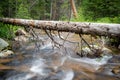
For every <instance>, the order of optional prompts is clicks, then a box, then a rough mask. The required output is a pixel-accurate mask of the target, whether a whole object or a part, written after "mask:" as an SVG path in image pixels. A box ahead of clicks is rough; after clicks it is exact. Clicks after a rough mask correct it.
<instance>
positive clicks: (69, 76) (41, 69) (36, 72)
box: [3, 41, 120, 80]
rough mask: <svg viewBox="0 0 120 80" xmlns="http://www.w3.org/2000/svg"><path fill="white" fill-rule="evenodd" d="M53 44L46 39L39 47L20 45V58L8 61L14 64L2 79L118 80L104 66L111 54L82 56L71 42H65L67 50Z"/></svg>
mask: <svg viewBox="0 0 120 80" xmlns="http://www.w3.org/2000/svg"><path fill="white" fill-rule="evenodd" d="M52 45H53V44H52V43H51V41H48V42H47V43H46V44H45V45H44V46H40V50H36V49H34V47H31V46H33V44H30V43H29V46H28V45H27V46H26V47H25V46H24V48H21V55H18V56H20V59H19V57H17V58H18V59H14V60H13V59H11V60H10V61H11V62H10V63H9V64H7V65H9V66H14V67H12V68H9V69H12V70H10V71H8V72H7V73H6V75H5V76H4V78H5V80H102V79H103V80H120V79H119V78H118V77H116V76H115V75H114V74H109V72H111V71H110V70H107V68H108V66H104V65H105V64H107V61H108V60H109V59H111V58H112V56H111V55H105V56H103V57H101V58H94V59H90V58H87V57H83V58H81V57H79V56H78V55H76V54H75V52H74V51H73V50H72V49H70V47H73V46H72V45H71V44H68V43H67V44H65V45H66V46H69V47H68V48H66V49H64V48H60V49H58V48H54V49H53V48H52ZM29 47H30V48H29ZM19 54H20V53H19ZM3 62H4V61H3ZM6 62H7V60H6ZM103 66H104V68H102V67H103ZM105 70H106V71H105ZM104 71H105V72H106V73H105V72H104Z"/></svg>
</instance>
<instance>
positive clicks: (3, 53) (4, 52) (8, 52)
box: [0, 50, 14, 58]
mask: <svg viewBox="0 0 120 80" xmlns="http://www.w3.org/2000/svg"><path fill="white" fill-rule="evenodd" d="M13 54H14V52H13V51H11V50H4V51H1V52H0V57H1V58H5V57H9V56H10V55H13Z"/></svg>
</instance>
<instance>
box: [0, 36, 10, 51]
mask: <svg viewBox="0 0 120 80" xmlns="http://www.w3.org/2000/svg"><path fill="white" fill-rule="evenodd" d="M7 46H9V44H8V42H6V41H5V40H3V39H1V38H0V51H1V50H2V49H4V48H6V47H7Z"/></svg>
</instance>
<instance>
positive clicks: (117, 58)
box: [108, 55, 120, 63]
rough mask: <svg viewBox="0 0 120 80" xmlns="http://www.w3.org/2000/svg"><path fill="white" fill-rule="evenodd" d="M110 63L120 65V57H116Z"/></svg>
mask: <svg viewBox="0 0 120 80" xmlns="http://www.w3.org/2000/svg"><path fill="white" fill-rule="evenodd" d="M108 63H120V55H114V56H113V57H112V58H111V59H110V60H108Z"/></svg>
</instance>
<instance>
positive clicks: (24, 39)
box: [14, 35, 28, 42]
mask: <svg viewBox="0 0 120 80" xmlns="http://www.w3.org/2000/svg"><path fill="white" fill-rule="evenodd" d="M14 40H15V41H21V42H27V41H28V38H27V37H26V36H23V35H21V36H17V37H15V38H14Z"/></svg>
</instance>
